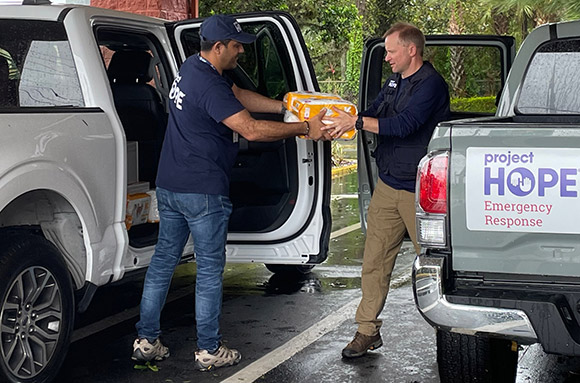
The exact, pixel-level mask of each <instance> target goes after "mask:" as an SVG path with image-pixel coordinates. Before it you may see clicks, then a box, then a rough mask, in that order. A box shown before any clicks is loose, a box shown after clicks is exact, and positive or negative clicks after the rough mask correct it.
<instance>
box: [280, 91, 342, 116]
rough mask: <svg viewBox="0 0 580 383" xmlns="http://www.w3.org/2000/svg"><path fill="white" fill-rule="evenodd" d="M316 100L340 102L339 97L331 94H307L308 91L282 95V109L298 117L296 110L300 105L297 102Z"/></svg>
mask: <svg viewBox="0 0 580 383" xmlns="http://www.w3.org/2000/svg"><path fill="white" fill-rule="evenodd" d="M316 98H324V99H332V100H340V99H341V98H340V96H337V95H336V94H331V93H322V92H308V91H296V92H288V93H286V94H285V95H284V99H283V102H284V107H285V108H286V110H289V111H291V112H293V113H295V114H296V115H298V109H299V108H300V105H301V103H300V102H298V100H305V99H316Z"/></svg>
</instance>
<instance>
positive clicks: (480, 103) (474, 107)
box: [451, 96, 497, 113]
mask: <svg viewBox="0 0 580 383" xmlns="http://www.w3.org/2000/svg"><path fill="white" fill-rule="evenodd" d="M496 109H497V108H496V106H495V97H493V96H488V97H471V98H452V99H451V110H452V111H454V112H481V113H484V112H487V113H495V110H496Z"/></svg>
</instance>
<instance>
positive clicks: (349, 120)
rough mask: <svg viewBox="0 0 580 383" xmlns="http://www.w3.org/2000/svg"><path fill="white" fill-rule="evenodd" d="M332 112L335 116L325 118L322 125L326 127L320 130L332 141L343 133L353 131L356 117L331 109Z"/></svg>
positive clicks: (334, 108) (340, 110)
mask: <svg viewBox="0 0 580 383" xmlns="http://www.w3.org/2000/svg"><path fill="white" fill-rule="evenodd" d="M332 110H333V111H334V112H335V113H336V114H337V115H336V116H334V117H325V118H324V123H325V124H326V126H324V127H323V128H322V130H324V131H325V132H327V133H328V135H330V136H331V137H332V138H333V139H334V138H339V137H340V136H342V135H343V134H344V133H346V132H348V131H351V130H353V129H354V125H355V123H356V119H357V118H358V116H353V115H351V114H349V113H347V112H345V111H344V110H342V109H338V108H336V107H334V106H333V107H332Z"/></svg>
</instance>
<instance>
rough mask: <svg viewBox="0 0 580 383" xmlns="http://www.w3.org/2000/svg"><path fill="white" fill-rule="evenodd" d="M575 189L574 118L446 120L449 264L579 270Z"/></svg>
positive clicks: (579, 129)
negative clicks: (558, 121) (568, 120)
mask: <svg viewBox="0 0 580 383" xmlns="http://www.w3.org/2000/svg"><path fill="white" fill-rule="evenodd" d="M579 189H580V124H573V123H561V124H556V123H537V122H536V123H506V122H505V120H504V121H502V122H501V123H481V122H480V123H477V124H474V123H472V124H469V123H459V124H454V125H452V128H451V157H450V165H449V190H450V191H449V201H450V202H449V204H450V213H449V214H450V219H449V222H451V227H450V233H451V246H452V249H453V252H452V254H453V255H452V257H453V258H452V267H453V269H454V270H456V271H467V272H491V273H507V274H532V275H550V276H568V277H570V276H572V277H579V276H580V222H579V213H580V199H579Z"/></svg>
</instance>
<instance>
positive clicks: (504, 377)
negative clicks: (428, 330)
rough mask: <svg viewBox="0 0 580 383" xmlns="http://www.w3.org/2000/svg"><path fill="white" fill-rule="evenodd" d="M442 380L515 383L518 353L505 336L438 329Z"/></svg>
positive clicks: (455, 382) (438, 356)
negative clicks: (476, 334)
mask: <svg viewBox="0 0 580 383" xmlns="http://www.w3.org/2000/svg"><path fill="white" fill-rule="evenodd" d="M437 364H438V365H439V377H440V379H441V383H465V382H484V383H513V382H515V380H516V373H517V365H518V352H517V350H516V351H513V350H512V342H511V341H509V340H504V339H494V338H486V337H477V336H472V335H464V334H457V333H452V332H447V331H442V330H438V331H437Z"/></svg>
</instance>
